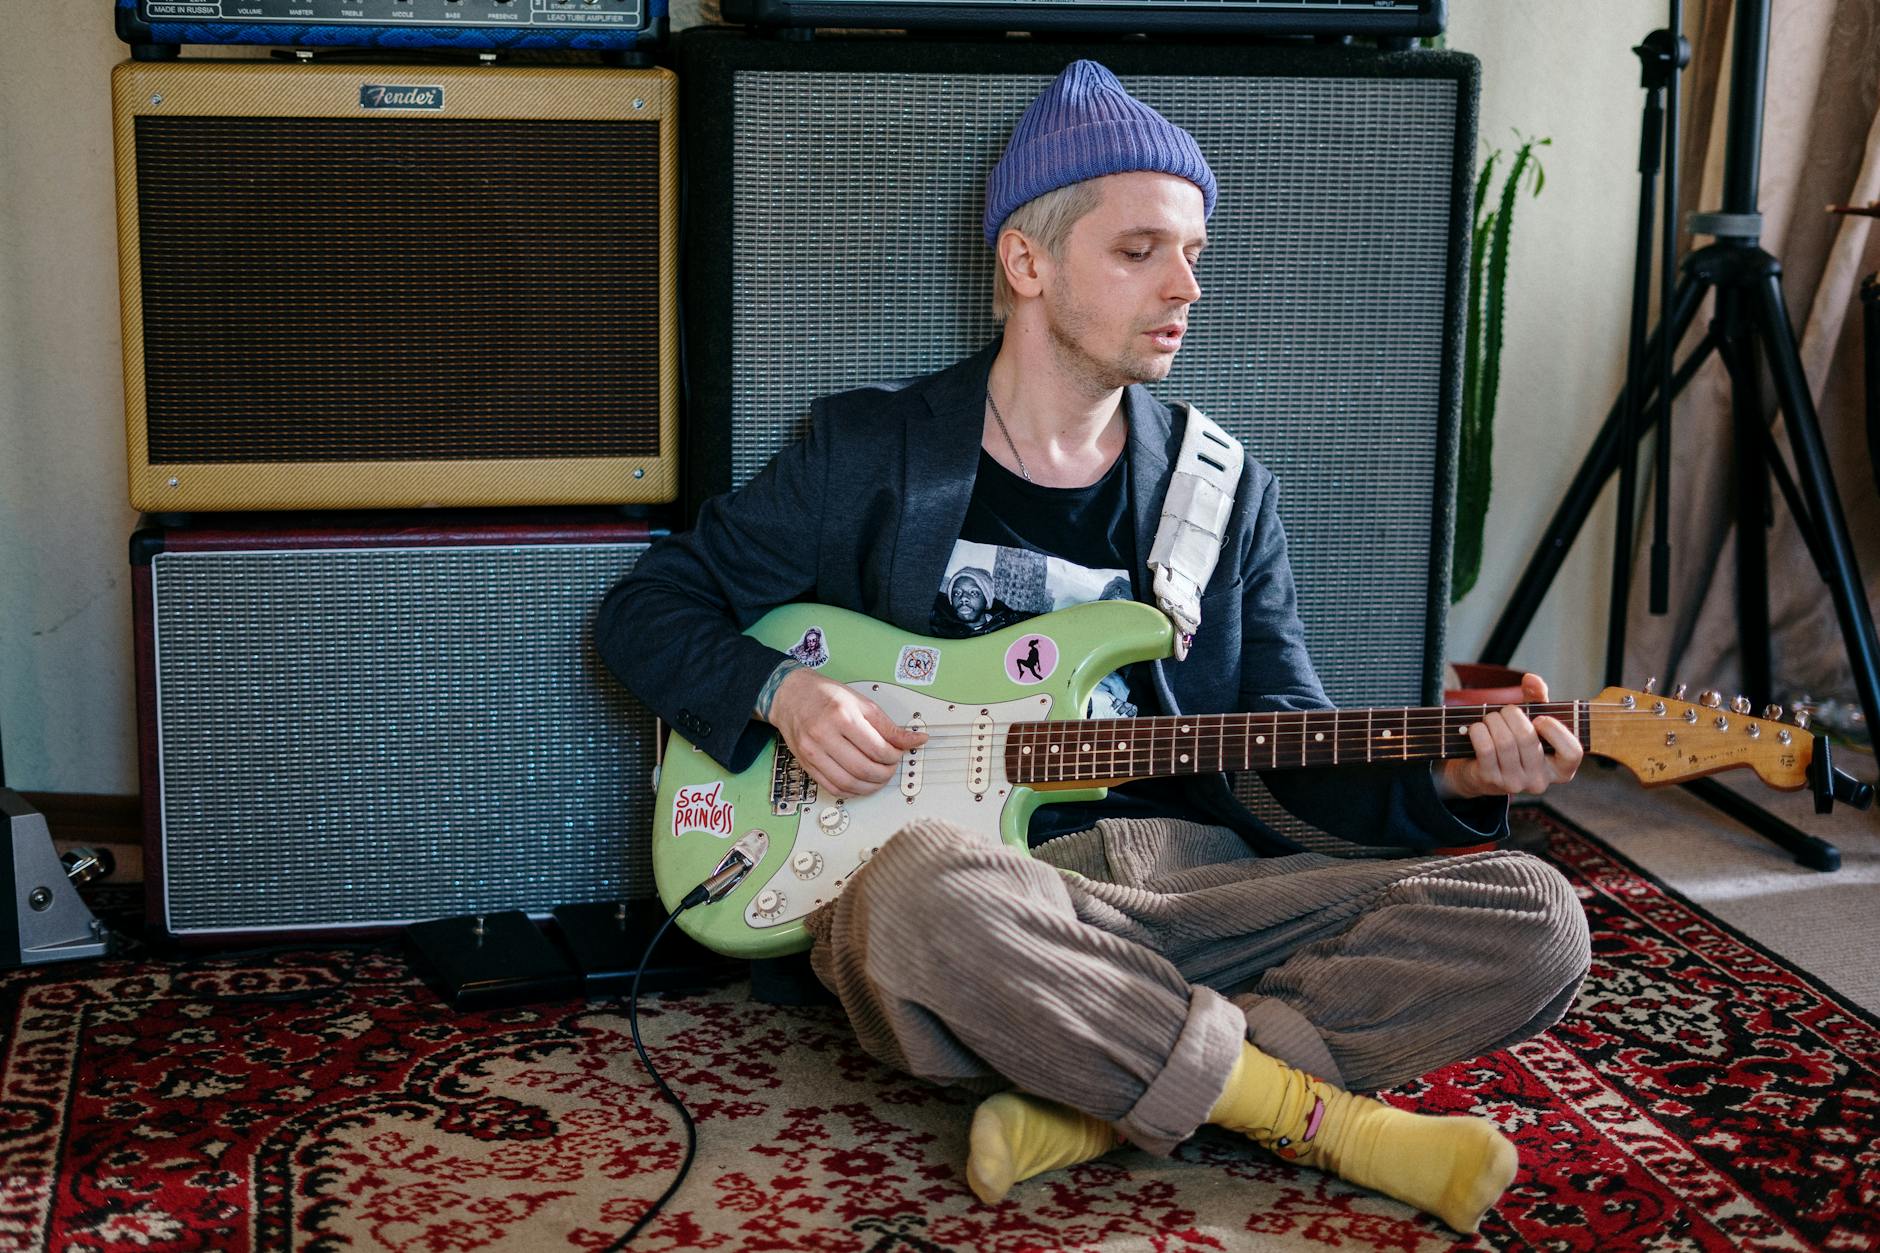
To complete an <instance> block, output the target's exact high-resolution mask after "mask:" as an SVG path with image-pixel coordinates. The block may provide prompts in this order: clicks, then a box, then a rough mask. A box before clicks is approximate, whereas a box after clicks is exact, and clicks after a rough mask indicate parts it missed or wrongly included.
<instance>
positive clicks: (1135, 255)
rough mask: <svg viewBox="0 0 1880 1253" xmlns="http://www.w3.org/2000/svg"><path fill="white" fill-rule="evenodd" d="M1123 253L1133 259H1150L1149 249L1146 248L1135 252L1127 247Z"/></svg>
mask: <svg viewBox="0 0 1880 1253" xmlns="http://www.w3.org/2000/svg"><path fill="white" fill-rule="evenodd" d="M1123 255H1124V256H1126V257H1128V258H1129V259H1130V260H1131V261H1147V260H1148V259H1149V250H1148V249H1147V248H1144V249H1142V250H1141V251H1140V252H1133V251H1131V250H1130V249H1128V248H1125V249H1123Z"/></svg>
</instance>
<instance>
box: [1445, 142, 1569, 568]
mask: <svg viewBox="0 0 1880 1253" xmlns="http://www.w3.org/2000/svg"><path fill="white" fill-rule="evenodd" d="M1515 139H1516V140H1518V141H1519V142H1520V147H1518V148H1517V149H1515V153H1514V159H1513V161H1512V162H1511V163H1510V165H1509V167H1508V173H1507V177H1506V178H1505V179H1503V180H1502V183H1501V187H1500V190H1499V191H1498V192H1495V193H1494V194H1492V195H1491V189H1492V188H1493V187H1494V185H1495V169H1496V166H1497V165H1498V164H1500V162H1501V159H1502V158H1503V157H1504V156H1506V155H1507V154H1506V153H1505V152H1504V151H1503V150H1502V149H1500V148H1495V149H1492V150H1491V151H1490V152H1489V154H1488V157H1487V159H1486V160H1484V161H1483V162H1482V172H1481V173H1480V174H1479V175H1477V176H1476V179H1475V224H1474V230H1473V231H1472V233H1471V238H1470V244H1469V318H1468V329H1467V332H1466V337H1465V346H1464V350H1463V363H1462V435H1461V439H1460V442H1459V445H1458V448H1457V458H1456V460H1457V467H1456V540H1455V550H1454V556H1455V560H1454V564H1453V566H1452V573H1451V577H1450V582H1449V599H1450V602H1451V603H1452V604H1453V603H1454V602H1456V601H1459V600H1461V599H1462V598H1463V597H1464V596H1466V595H1468V594H1469V589H1470V588H1472V587H1474V586H1475V580H1476V577H1477V576H1478V575H1479V574H1481V572H1482V529H1483V525H1484V524H1485V523H1486V522H1487V521H1488V495H1489V489H1490V487H1491V482H1490V474H1489V464H1490V461H1491V459H1492V456H1493V453H1494V448H1495V394H1496V391H1497V389H1498V388H1499V386H1500V383H1501V323H1502V307H1503V300H1504V294H1505V291H1506V288H1507V283H1508V238H1509V234H1510V232H1511V231H1512V230H1513V229H1514V206H1515V200H1516V197H1517V196H1518V194H1519V193H1520V190H1521V183H1522V180H1523V179H1526V180H1527V181H1528V182H1529V183H1531V184H1532V185H1533V191H1532V192H1531V193H1530V194H1531V195H1534V196H1538V195H1540V194H1541V188H1542V187H1543V186H1544V185H1545V184H1546V182H1547V176H1546V173H1545V172H1544V171H1543V170H1542V169H1541V163H1540V159H1539V158H1538V157H1536V156H1535V155H1534V150H1535V149H1536V148H1540V147H1544V146H1546V145H1548V144H1551V143H1552V142H1553V140H1551V139H1546V138H1542V139H1528V138H1525V137H1523V136H1522V135H1521V134H1520V132H1518V131H1517V132H1516V133H1515Z"/></svg>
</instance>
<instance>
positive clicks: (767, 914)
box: [751, 888, 784, 918]
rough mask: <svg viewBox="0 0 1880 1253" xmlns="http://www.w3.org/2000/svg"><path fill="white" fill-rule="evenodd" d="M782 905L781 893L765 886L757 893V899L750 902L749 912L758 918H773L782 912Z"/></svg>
mask: <svg viewBox="0 0 1880 1253" xmlns="http://www.w3.org/2000/svg"><path fill="white" fill-rule="evenodd" d="M783 906H784V899H783V893H781V892H779V891H776V890H775V889H773V888H765V889H764V890H763V891H762V892H759V893H758V894H757V899H756V900H754V901H752V902H751V912H752V913H754V914H756V915H757V916H758V917H759V918H775V917H776V916H777V915H778V914H780V913H782V912H783Z"/></svg>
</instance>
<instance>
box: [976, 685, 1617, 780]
mask: <svg viewBox="0 0 1880 1253" xmlns="http://www.w3.org/2000/svg"><path fill="white" fill-rule="evenodd" d="M1499 708H1501V706H1499V705H1450V706H1439V707H1436V708H1429V709H1313V710H1306V711H1304V712H1297V713H1290V712H1289V713H1251V714H1204V715H1199V716H1196V717H1157V718H1103V719H1092V720H1089V721H1070V722H1017V723H1013V724H1012V725H1011V727H1010V728H1008V734H1007V736H1006V741H1005V770H1006V777H1007V778H1009V779H1011V780H1012V781H1013V782H1014V783H1023V784H1028V785H1033V786H1036V785H1040V784H1050V783H1060V784H1061V783H1076V782H1092V783H1095V782H1101V781H1103V780H1117V779H1148V778H1162V777H1166V776H1170V775H1182V774H1209V773H1212V772H1214V771H1217V770H1286V769H1305V768H1309V767H1313V766H1340V765H1363V764H1368V763H1373V762H1393V761H1398V762H1408V761H1439V760H1442V759H1444V758H1449V757H1473V756H1474V755H1475V747H1474V745H1473V744H1472V743H1471V742H1470V740H1469V734H1468V730H1469V726H1470V724H1472V723H1476V722H1480V721H1481V720H1482V719H1483V718H1484V717H1485V716H1487V714H1488V713H1489V711H1491V710H1493V709H1499ZM1521 708H1522V709H1524V710H1525V711H1526V712H1527V714H1528V716H1529V717H1530V718H1533V717H1539V716H1541V715H1543V714H1545V715H1547V716H1550V717H1553V718H1557V719H1559V720H1560V721H1561V722H1562V723H1564V724H1565V725H1566V727H1567V728H1568V729H1569V730H1571V731H1572V732H1573V734H1574V735H1575V736H1576V737H1577V738H1578V739H1579V741H1580V743H1581V744H1585V743H1587V735H1588V723H1587V718H1588V713H1587V703H1586V702H1585V701H1556V702H1548V703H1540V704H1531V705H1522V706H1521ZM1544 743H1545V742H1544V741H1543V744H1544Z"/></svg>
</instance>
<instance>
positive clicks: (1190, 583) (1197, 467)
mask: <svg viewBox="0 0 1880 1253" xmlns="http://www.w3.org/2000/svg"><path fill="white" fill-rule="evenodd" d="M1175 403H1176V406H1177V407H1179V408H1180V409H1182V410H1183V411H1185V412H1186V413H1187V415H1188V425H1187V429H1186V430H1185V431H1184V432H1183V433H1182V450H1181V452H1180V453H1179V454H1178V455H1177V456H1176V458H1175V472H1174V474H1173V475H1172V476H1170V478H1169V484H1168V495H1167V496H1165V497H1164V498H1163V500H1162V521H1161V523H1160V524H1159V525H1158V526H1157V527H1156V532H1155V543H1154V545H1153V546H1152V547H1151V548H1150V550H1149V570H1150V572H1151V574H1153V575H1154V578H1155V583H1154V590H1155V603H1156V607H1157V608H1158V609H1160V610H1161V611H1162V612H1163V613H1165V614H1167V615H1168V618H1169V621H1171V622H1173V623H1174V624H1175V660H1177V661H1182V660H1185V659H1186V658H1187V656H1188V647H1189V645H1190V644H1192V643H1193V642H1194V637H1195V632H1196V631H1199V630H1200V629H1201V589H1202V588H1204V587H1206V586H1207V585H1208V578H1209V577H1210V576H1211V575H1212V574H1213V573H1214V567H1215V566H1217V565H1219V564H1220V560H1221V540H1222V539H1223V538H1224V537H1225V536H1226V534H1227V519H1228V516H1229V515H1230V514H1231V513H1233V510H1234V491H1235V489H1236V488H1238V487H1239V486H1240V472H1241V470H1242V469H1243V468H1244V467H1245V465H1246V457H1245V455H1244V454H1243V452H1242V450H1241V446H1240V441H1239V440H1237V439H1235V438H1234V437H1233V436H1232V435H1229V434H1228V433H1227V432H1226V431H1224V430H1222V429H1221V427H1220V424H1219V423H1217V422H1215V421H1214V419H1212V418H1210V417H1208V415H1207V414H1205V413H1203V412H1201V410H1199V409H1197V408H1195V407H1194V406H1193V405H1191V404H1188V403H1187V402H1186V401H1176V402H1175Z"/></svg>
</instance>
